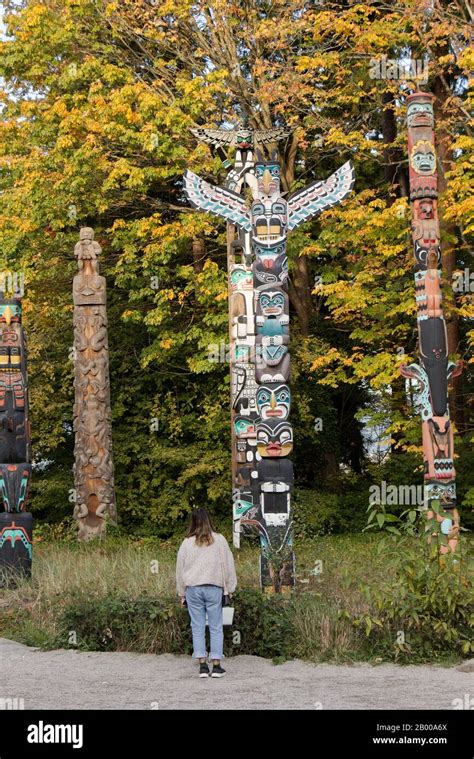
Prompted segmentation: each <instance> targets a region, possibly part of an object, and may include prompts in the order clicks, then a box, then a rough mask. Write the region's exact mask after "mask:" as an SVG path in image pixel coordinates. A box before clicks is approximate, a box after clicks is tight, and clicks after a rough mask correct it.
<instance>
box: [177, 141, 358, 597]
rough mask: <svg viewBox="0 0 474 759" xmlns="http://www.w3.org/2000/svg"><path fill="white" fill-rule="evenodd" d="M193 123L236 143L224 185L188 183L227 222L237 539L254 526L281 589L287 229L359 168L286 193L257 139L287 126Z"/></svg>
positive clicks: (287, 569) (287, 497) (339, 195)
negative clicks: (238, 252) (224, 127)
mask: <svg viewBox="0 0 474 759" xmlns="http://www.w3.org/2000/svg"><path fill="white" fill-rule="evenodd" d="M193 131H194V133H195V134H196V136H197V137H198V138H199V139H202V140H204V141H206V142H208V143H210V144H212V145H214V146H215V147H217V148H218V150H222V147H223V146H224V145H228V146H234V147H235V148H236V155H235V163H234V166H233V168H232V170H231V171H230V172H229V175H228V180H227V183H226V187H225V188H224V187H215V186H213V185H211V184H209V183H208V182H206V181H204V180H203V179H201V178H200V177H198V176H197V175H196V174H193V173H192V172H191V171H187V172H186V175H185V189H186V193H187V196H188V199H189V201H190V203H191V204H192V205H194V206H195V207H196V208H199V209H201V210H203V211H207V212H210V213H214V214H216V215H218V216H220V217H221V218H223V219H226V220H227V222H228V264H229V266H228V275H229V296H230V297H229V320H230V342H231V345H230V355H231V396H232V478H233V524H234V544H235V545H236V546H237V547H238V546H239V545H240V535H241V533H242V532H249V531H257V532H258V534H259V537H260V544H261V560H260V578H261V584H262V586H263V587H264V588H268V589H273V590H275V591H279V590H281V589H283V588H290V587H291V586H293V585H294V554H293V549H292V508H291V491H292V487H293V464H292V462H291V461H290V459H289V458H288V456H289V455H290V454H291V452H292V450H293V430H292V427H291V424H290V422H289V413H290V402H291V393H290V387H289V382H290V355H289V341H290V335H289V321H290V315H289V299H288V294H287V287H288V258H287V255H286V237H287V233H288V231H291V230H293V229H295V228H296V227H297V226H298V225H299V224H302V223H303V222H304V221H307V220H308V219H310V218H312V217H314V216H315V215H316V214H318V213H320V212H321V211H323V210H325V209H327V208H330V207H331V206H333V205H335V204H337V203H340V202H341V201H342V200H343V199H344V198H345V197H346V196H347V195H348V194H349V192H350V191H351V189H352V186H353V183H354V171H353V167H352V164H351V163H346V164H344V166H342V167H341V168H340V169H338V171H336V172H335V173H334V174H333V175H332V176H331V177H329V179H327V180H326V181H324V182H314V183H313V184H311V185H309V186H308V187H306V188H305V189H303V190H299V191H297V192H296V193H294V194H293V195H291V196H290V197H289V198H288V200H285V199H284V198H283V197H282V195H281V192H280V164H279V162H278V160H276V157H275V153H273V157H272V159H271V160H264V159H263V156H262V154H261V153H260V152H259V150H258V149H257V146H258V145H265V144H271V143H276V142H277V141H278V140H279V139H281V138H283V137H285V136H287V133H286V132H285V131H284V130H282V129H279V128H276V129H274V130H268V131H266V132H252V131H251V130H248V129H239V130H235V131H230V132H226V131H224V130H208V129H198V130H193ZM255 151H256V152H257V156H256V158H257V160H255V157H254V152H255ZM224 165H226V167H228V166H229V165H230V162H229V161H227V160H226V161H225V164H224ZM244 193H245V195H244ZM249 196H250V197H251V199H250V200H247V197H249ZM235 228H237V236H236V234H235ZM236 250H241V252H242V257H241V262H240V263H235V258H234V252H235V251H236Z"/></svg>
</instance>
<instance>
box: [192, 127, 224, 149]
mask: <svg viewBox="0 0 474 759" xmlns="http://www.w3.org/2000/svg"><path fill="white" fill-rule="evenodd" d="M190 131H191V132H192V133H193V135H194V136H195V137H197V138H198V140H201V142H207V144H208V145H214V146H215V147H216V148H223V147H229V145H233V144H234V140H235V130H234V129H207V128H206V127H198V128H197V129H191V130H190Z"/></svg>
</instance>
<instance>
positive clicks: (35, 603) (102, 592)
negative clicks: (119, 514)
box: [0, 534, 453, 661]
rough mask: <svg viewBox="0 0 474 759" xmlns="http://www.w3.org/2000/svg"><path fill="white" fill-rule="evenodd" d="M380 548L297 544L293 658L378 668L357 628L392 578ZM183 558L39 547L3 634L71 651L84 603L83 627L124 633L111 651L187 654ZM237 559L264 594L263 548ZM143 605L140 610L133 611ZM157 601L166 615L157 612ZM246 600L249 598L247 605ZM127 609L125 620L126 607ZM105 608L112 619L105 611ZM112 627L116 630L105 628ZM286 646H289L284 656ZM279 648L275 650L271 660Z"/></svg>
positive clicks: (153, 547) (141, 551) (0, 593)
mask: <svg viewBox="0 0 474 759" xmlns="http://www.w3.org/2000/svg"><path fill="white" fill-rule="evenodd" d="M379 540H380V537H379V536H378V535H367V534H364V535H340V536H324V537H321V538H318V539H311V540H306V541H303V542H300V543H299V544H298V545H297V548H296V553H297V589H296V592H295V593H294V594H292V597H291V599H286V601H284V603H286V604H291V615H290V616H291V626H292V635H293V636H294V640H293V642H292V648H291V655H292V656H294V657H297V658H303V659H308V660H311V661H321V660H326V661H349V660H350V661H356V660H372V661H374V660H380V655H379V653H380V651H379V648H378V647H377V646H373V645H372V644H371V642H370V640H369V639H368V638H367V636H366V635H364V633H363V631H362V630H361V629H358V628H357V627H355V626H354V624H353V623H352V619H353V618H356V617H361V616H363V615H365V614H368V613H369V612H370V608H369V602H368V600H367V598H366V595H365V593H364V588H367V587H376V586H378V585H380V584H381V583H382V582H383V581H384V580H385V579H386V559H387V557H386V555H379V554H378V553H377V546H378V542H379ZM176 550H177V545H176V544H175V543H170V542H167V543H163V542H161V543H160V542H159V541H156V540H153V539H150V538H143V539H132V538H118V537H111V538H108V539H107V541H106V542H103V543H90V544H77V543H75V542H71V541H68V540H66V541H59V542H58V541H55V542H49V541H48V540H42V541H41V542H39V543H37V544H36V545H35V547H34V560H33V576H32V578H31V580H25V579H23V580H21V581H19V582H18V584H17V585H16V586H12V585H10V586H9V587H4V588H1V589H0V636H3V637H7V638H12V639H14V640H18V641H20V642H23V643H26V644H28V645H34V646H40V647H42V648H54V647H58V645H63V646H64V645H67V640H65V638H64V630H65V627H64V625H65V619H69V618H70V612H71V609H73V611H74V608H75V604H76V605H77V604H78V608H80V609H81V611H80V613H79V619H80V620H83V619H85V617H87V614H89V616H91V615H92V616H91V619H93V618H94V615H95V614H97V615H98V616H97V619H98V620H100V621H97V625H96V627H99V626H101V625H102V627H103V629H105V630H106V631H107V630H108V629H109V627H110V625H112V626H113V624H115V623H116V624H117V625H118V627H117V630H119V632H116V631H115V632H113V633H112V632H111V633H110V635H111V636H112V637H113V643H112V642H111V641H108V643H110V646H112V650H136V651H154V652H157V653H159V652H163V651H176V650H182V648H180V646H181V643H182V641H183V634H184V633H183V629H184V628H183V624H184V625H185V626H187V617H186V619H184V618H183V617H182V616H179V614H180V611H179V610H178V611H173V609H174V607H175V603H174V597H175V579H174V571H175V559H176ZM235 560H236V569H237V575H238V578H239V587H240V588H242V589H247V590H248V591H249V592H250V590H251V589H258V548H256V547H251V546H249V545H248V544H247V545H245V544H244V548H243V549H241V550H240V551H235ZM111 599H112V600H111ZM114 599H116V600H115V601H114ZM117 599H118V600H117ZM140 600H143V604H144V605H142V607H141V606H140V605H138V606H136V603H137V601H140ZM158 601H159V602H160V603H162V604H164V606H163V609H162V608H161V607H160V608H158V607H156V608H155V606H154V604H155V602H158ZM247 601H248V599H247V600H246V599H245V590H244V596H243V601H242V603H244V604H245V603H247ZM88 602H91V604H92V605H91V606H90V607H87V603H88ZM128 603H130V609H129V610H128V611H127V612H126V613H125V612H123V610H122V607H123V606H127V604H128ZM101 604H103V606H104V609H105V607H107V611H104V609H100V608H99V607H100V605H101ZM134 604H135V606H134ZM245 608H247V607H245ZM275 608H276V607H275ZM87 609H89V610H88V611H87ZM68 614H69V617H68ZM104 615H105V616H104ZM107 615H108V616H107ZM124 615H125V616H124ZM140 615H143V617H140ZM73 617H74V614H73ZM119 617H120V623H119V621H118V620H119ZM125 617H126V619H125ZM133 617H140V620H141V621H140V622H139V623H138V618H137V619H135V620H133ZM74 618H76V617H74ZM108 619H111V620H112V622H110V624H109V623H108V622H107V621H104V620H108ZM183 619H184V622H183ZM127 620H128V621H127ZM81 624H82V622H81ZM84 624H85V622H84ZM127 625H128V627H127ZM244 625H245V621H244V620H242V627H243V626H244ZM131 626H133V629H134V632H133V635H132V634H131V632H130V631H131ZM90 627H92V633H93V631H94V623H93V622H91V625H89V628H88V629H89V635H91V634H92V633H91V629H90ZM269 629H270V630H271V623H270V628H269ZM282 629H283V628H282ZM286 629H287V628H285V630H286ZM108 634H109V633H108V632H106V633H105V635H106V636H107V635H108ZM252 634H253V633H252ZM263 634H265V635H266V634H268V633H263V632H262V635H263ZM282 634H284V635H287V634H288V633H287V632H284V633H282ZM248 635H249V636H251V632H250V631H249V632H248ZM106 642H107V641H106ZM100 645H102V644H101V643H100V641H99V646H100ZM183 645H184V644H183ZM249 645H250V644H249ZM110 646H109V648H108V649H107V650H110ZM285 646H286V642H285V644H283V642H282V649H285V650H286V648H285ZM277 649H278V643H276V644H275V645H274V646H273V649H272V650H271V653H270V655H271V656H274V655H275V650H277ZM243 650H244V649H243ZM249 651H251V652H253V650H251V649H249ZM237 652H238V650H236V651H235V653H237ZM245 652H247V651H246V650H245ZM452 659H453V652H452V651H449V650H447V651H446V660H447V661H448V660H452Z"/></svg>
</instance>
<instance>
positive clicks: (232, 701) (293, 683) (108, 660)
mask: <svg viewBox="0 0 474 759" xmlns="http://www.w3.org/2000/svg"><path fill="white" fill-rule="evenodd" d="M224 666H225V668H226V670H227V675H226V676H225V677H224V678H222V679H220V680H217V679H210V678H209V679H199V678H198V677H197V669H196V664H195V663H194V662H193V660H192V659H190V658H189V657H187V656H172V655H171V654H165V655H163V656H155V655H153V654H132V653H88V652H78V651H74V650H58V651H47V652H45V651H39V650H38V649H35V648H29V647H28V646H24V645H22V644H20V643H15V642H14V641H10V640H6V639H5V638H0V704H1V703H2V702H1V699H8V698H17V699H23V704H24V708H25V709H94V708H95V709H97V708H102V709H453V708H455V706H456V705H459V704H460V703H461V702H460V701H456V699H461V701H463V702H469V697H470V696H469V694H471V695H472V694H473V692H474V690H473V689H474V682H473V680H474V678H473V672H474V667H473V666H472V664H469V663H468V664H466V663H465V664H462V665H459V666H458V667H437V666H431V665H419V666H405V667H403V666H398V665H394V664H383V665H379V666H372V665H370V664H357V665H332V664H318V665H314V664H310V663H308V662H304V661H299V660H295V661H290V662H286V663H285V664H279V665H274V664H273V663H272V662H271V661H269V660H268V659H262V658H260V657H258V656H235V657H232V658H228V659H226V660H225V661H224ZM13 683H14V686H13ZM12 688H14V692H12ZM458 708H459V706H458ZM464 708H466V706H464Z"/></svg>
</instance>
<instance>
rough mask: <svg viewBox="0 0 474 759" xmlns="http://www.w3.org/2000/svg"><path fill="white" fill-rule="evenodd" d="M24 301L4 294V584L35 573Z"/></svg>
mask: <svg viewBox="0 0 474 759" xmlns="http://www.w3.org/2000/svg"><path fill="white" fill-rule="evenodd" d="M21 316H22V307H21V298H20V297H19V295H18V296H17V295H15V297H13V298H10V299H9V298H5V297H4V294H3V293H0V583H1V582H2V581H5V579H6V578H7V577H8V576H11V575H15V574H19V573H23V574H26V575H30V574H31V559H32V532H33V518H32V516H31V514H30V513H29V512H28V511H26V503H27V498H28V490H29V484H30V478H31V452H30V443H31V441H30V425H29V421H28V377H27V372H26V341H25V335H24V332H23V328H22V326H21Z"/></svg>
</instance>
